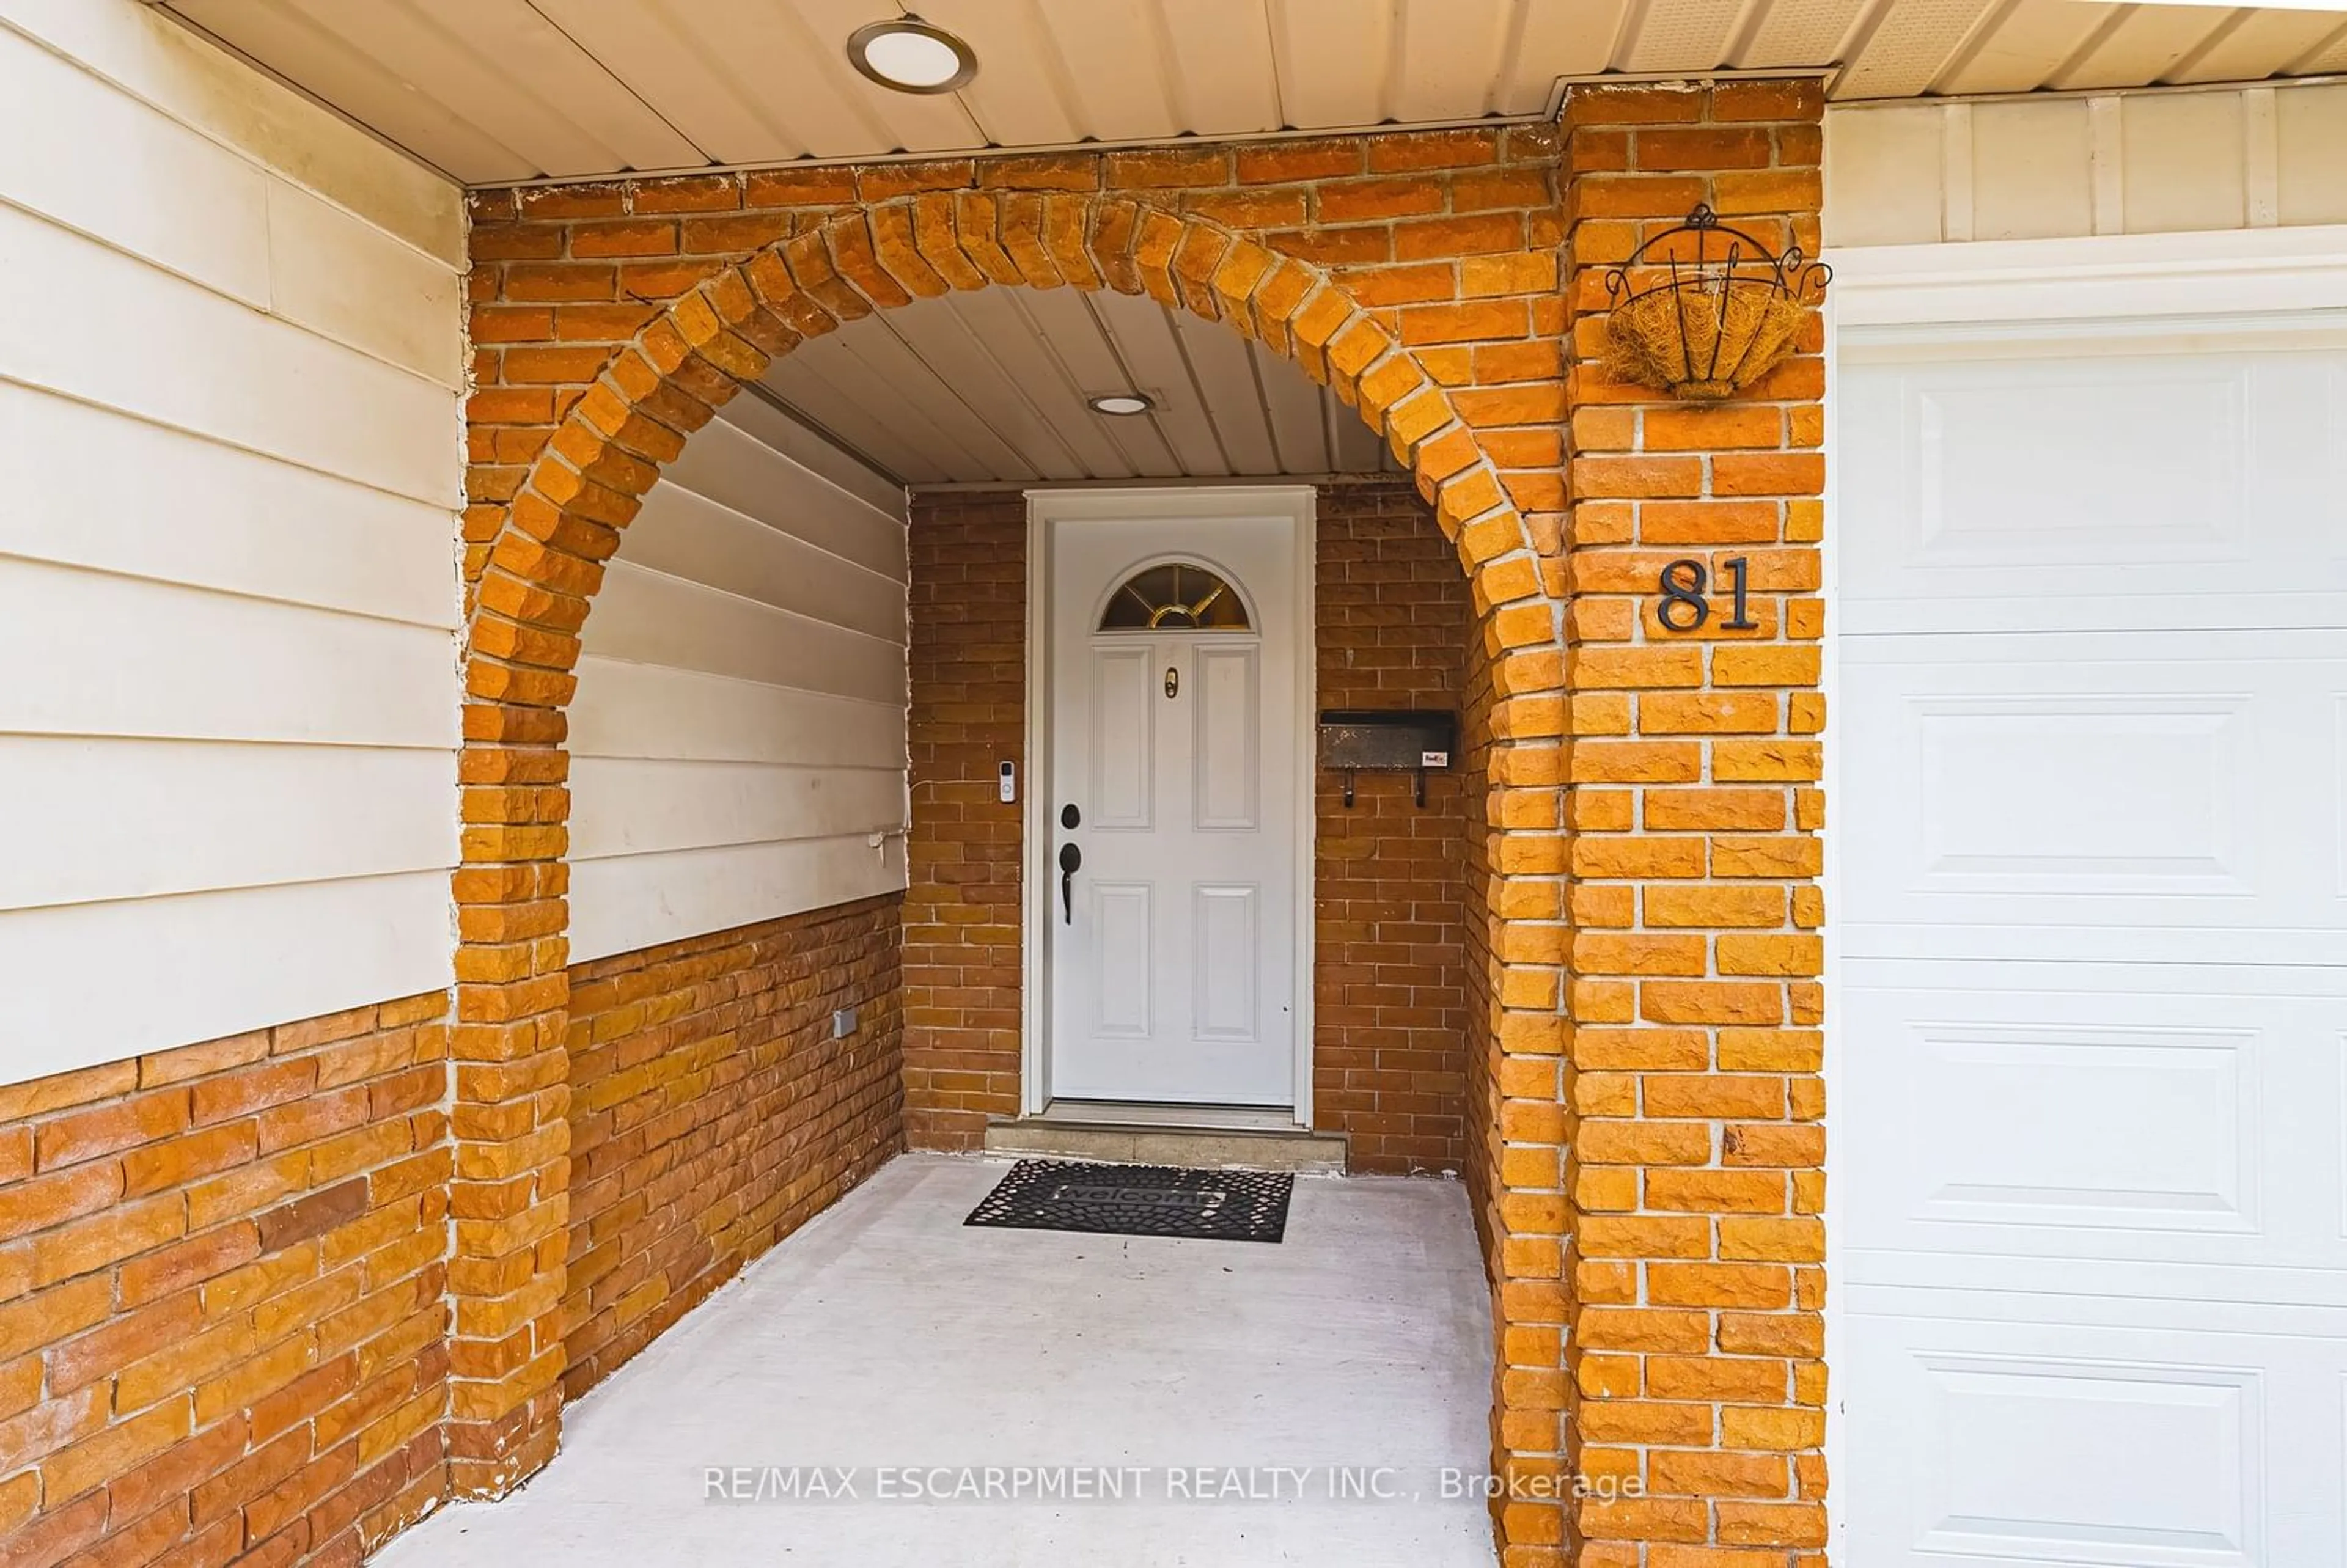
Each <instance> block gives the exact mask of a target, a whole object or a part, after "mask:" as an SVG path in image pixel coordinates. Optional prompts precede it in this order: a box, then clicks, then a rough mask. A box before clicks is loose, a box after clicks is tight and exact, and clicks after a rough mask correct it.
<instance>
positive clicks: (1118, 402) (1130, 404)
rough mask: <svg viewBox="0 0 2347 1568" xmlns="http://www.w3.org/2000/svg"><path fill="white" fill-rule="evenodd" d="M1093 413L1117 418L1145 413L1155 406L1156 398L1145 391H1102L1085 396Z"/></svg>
mask: <svg viewBox="0 0 2347 1568" xmlns="http://www.w3.org/2000/svg"><path fill="white" fill-rule="evenodd" d="M1084 401H1085V402H1086V403H1088V404H1090V405H1092V412H1093V413H1094V414H1108V415H1115V416H1117V417H1119V418H1125V417H1129V416H1131V415H1135V414H1146V413H1148V412H1149V411H1150V410H1151V409H1153V408H1154V407H1156V406H1157V400H1156V399H1155V398H1153V397H1152V396H1150V395H1148V394H1147V393H1145V392H1103V393H1102V394H1101V395H1099V396H1098V397H1087V398H1085V399H1084Z"/></svg>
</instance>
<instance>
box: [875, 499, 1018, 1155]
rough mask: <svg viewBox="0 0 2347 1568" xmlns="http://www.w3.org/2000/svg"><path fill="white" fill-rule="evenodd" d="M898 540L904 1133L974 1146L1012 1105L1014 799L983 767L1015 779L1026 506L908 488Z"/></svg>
mask: <svg viewBox="0 0 2347 1568" xmlns="http://www.w3.org/2000/svg"><path fill="white" fill-rule="evenodd" d="M909 548H910V552H911V569H912V586H911V589H910V596H911V617H912V628H911V631H912V638H911V641H912V645H911V648H910V651H909V652H908V655H907V657H908V659H909V661H910V665H911V675H912V712H911V719H910V739H911V748H912V794H913V799H912V807H913V810H912V829H911V832H910V834H909V835H908V836H907V842H906V850H905V854H906V861H907V879H908V881H909V884H910V886H908V887H907V890H906V893H905V1131H906V1135H907V1138H908V1139H909V1140H910V1141H911V1143H913V1144H914V1146H916V1147H917V1148H923V1149H974V1148H976V1147H977V1146H978V1144H979V1140H980V1139H981V1138H982V1137H983V1136H984V1135H985V1132H986V1121H987V1118H988V1117H989V1116H1015V1115H1017V1114H1018V1112H1019V842H1020V807H1019V806H1017V805H1004V804H1002V803H1001V802H1000V800H999V798H997V794H996V778H995V768H996V766H997V765H998V764H1000V763H1002V762H1004V761H1010V762H1015V763H1017V764H1019V776H1020V780H1021V781H1022V784H1023V781H1025V779H1026V776H1027V766H1026V747H1027V736H1026V722H1027V721H1026V710H1027V671H1026V663H1025V658H1026V653H1025V650H1026V643H1027V620H1026V617H1027V503H1026V502H1025V501H1024V500H1022V499H1021V498H1020V497H1019V496H1018V495H1017V494H1015V493H1008V494H987V495H954V494H942V493H941V494H933V495H926V496H919V497H916V498H915V502H914V507H913V518H912V533H911V539H910V547H909Z"/></svg>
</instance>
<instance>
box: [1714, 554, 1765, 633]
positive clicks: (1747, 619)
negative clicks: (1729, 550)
mask: <svg viewBox="0 0 2347 1568" xmlns="http://www.w3.org/2000/svg"><path fill="white" fill-rule="evenodd" d="M1719 564H1720V565H1721V566H1722V567H1723V568H1725V569H1727V575H1728V576H1729V577H1730V578H1732V579H1735V583H1736V586H1735V588H1734V589H1731V590H1730V595H1731V600H1730V602H1731V604H1732V606H1733V608H1734V611H1735V613H1733V614H1731V615H1730V616H1729V617H1728V618H1727V620H1723V621H1721V622H1720V623H1719V624H1720V626H1721V628H1722V629H1723V630H1728V631H1751V630H1755V629H1757V628H1758V626H1759V624H1760V623H1759V622H1758V621H1757V620H1753V619H1752V615H1751V612H1750V610H1748V609H1747V607H1746V604H1745V597H1746V589H1747V579H1748V578H1749V577H1750V576H1751V563H1750V561H1749V560H1748V559H1746V558H1745V557H1743V556H1736V557H1733V558H1731V559H1727V560H1724V561H1722V562H1720V563H1719Z"/></svg>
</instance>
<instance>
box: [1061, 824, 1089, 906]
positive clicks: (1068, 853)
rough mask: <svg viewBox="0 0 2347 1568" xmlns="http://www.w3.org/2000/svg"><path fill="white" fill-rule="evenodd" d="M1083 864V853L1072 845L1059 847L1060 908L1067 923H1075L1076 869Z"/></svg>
mask: <svg viewBox="0 0 2347 1568" xmlns="http://www.w3.org/2000/svg"><path fill="white" fill-rule="evenodd" d="M1083 863H1084V852H1083V851H1082V850H1081V849H1078V848H1077V847H1076V846H1075V845H1072V844H1063V845H1060V907H1061V910H1062V911H1063V912H1064V914H1065V916H1066V919H1067V923H1068V924H1069V925H1071V926H1072V925H1074V924H1075V923H1076V887H1075V882H1076V868H1077V867H1078V866H1081V865H1082V864H1083Z"/></svg>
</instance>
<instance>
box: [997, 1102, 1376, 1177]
mask: <svg viewBox="0 0 2347 1568" xmlns="http://www.w3.org/2000/svg"><path fill="white" fill-rule="evenodd" d="M986 1150H987V1153H990V1154H1024V1155H1029V1156H1031V1157H1035V1158H1040V1159H1052V1160H1092V1161H1097V1162H1099V1163H1103V1164H1112V1165H1185V1166H1189V1167H1191V1168H1193V1169H1197V1170H1208V1171H1293V1172H1296V1173H1298V1174H1300V1175H1342V1174H1344V1173H1345V1137H1344V1134H1343V1133H1341V1132H1304V1131H1301V1130H1300V1129H1296V1128H1292V1127H1291V1128H1281V1129H1273V1128H1258V1127H1166V1126H1157V1125H1148V1124H1136V1123H1133V1122H1092V1121H1087V1122H1073V1121H1067V1120H1063V1119H1061V1118H1057V1117H1041V1116H1038V1117H1029V1118H1024V1119H1022V1120H1020V1121H1015V1122H990V1123H989V1125H988V1126H987V1129H986Z"/></svg>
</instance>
